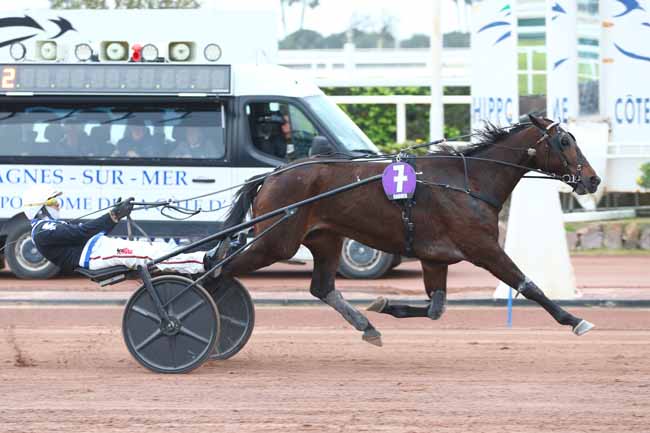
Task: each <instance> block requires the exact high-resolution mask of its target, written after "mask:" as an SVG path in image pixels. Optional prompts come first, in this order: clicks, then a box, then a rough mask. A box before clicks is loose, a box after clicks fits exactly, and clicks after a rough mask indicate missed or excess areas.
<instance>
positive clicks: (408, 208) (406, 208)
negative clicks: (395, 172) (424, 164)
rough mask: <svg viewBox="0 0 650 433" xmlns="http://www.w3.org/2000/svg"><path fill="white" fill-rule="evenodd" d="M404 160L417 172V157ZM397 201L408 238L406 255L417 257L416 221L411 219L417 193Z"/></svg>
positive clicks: (405, 237) (405, 234)
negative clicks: (414, 249)
mask: <svg viewBox="0 0 650 433" xmlns="http://www.w3.org/2000/svg"><path fill="white" fill-rule="evenodd" d="M402 161H404V162H405V163H406V164H409V165H410V166H411V167H413V171H415V172H416V173H417V170H416V169H415V159H413V158H409V157H408V156H407V157H405V158H402ZM416 191H417V189H416ZM397 203H398V205H399V206H400V207H401V208H402V223H403V224H404V239H405V240H406V245H405V250H406V252H405V254H404V255H405V256H406V257H415V255H414V251H413V241H414V239H415V223H413V221H412V220H411V214H412V211H413V206H415V194H414V195H413V197H410V198H407V199H404V200H398V201H397Z"/></svg>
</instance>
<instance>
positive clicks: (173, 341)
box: [169, 335, 178, 367]
mask: <svg viewBox="0 0 650 433" xmlns="http://www.w3.org/2000/svg"><path fill="white" fill-rule="evenodd" d="M169 351H170V352H171V354H172V366H174V367H176V366H177V365H178V364H177V362H176V336H175V335H173V336H172V337H171V338H170V339H169Z"/></svg>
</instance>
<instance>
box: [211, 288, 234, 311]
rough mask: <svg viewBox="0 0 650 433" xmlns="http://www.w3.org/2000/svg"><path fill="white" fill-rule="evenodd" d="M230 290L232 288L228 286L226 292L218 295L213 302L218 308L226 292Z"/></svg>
mask: <svg viewBox="0 0 650 433" xmlns="http://www.w3.org/2000/svg"><path fill="white" fill-rule="evenodd" d="M231 290H232V286H228V287H227V288H226V290H224V291H223V293H219V297H218V298H216V299H215V300H214V303H215V304H216V305H217V306H218V305H219V303H220V302H221V300H222V299H223V298H224V297H225V296H226V294H227V293H228V292H230V291H231Z"/></svg>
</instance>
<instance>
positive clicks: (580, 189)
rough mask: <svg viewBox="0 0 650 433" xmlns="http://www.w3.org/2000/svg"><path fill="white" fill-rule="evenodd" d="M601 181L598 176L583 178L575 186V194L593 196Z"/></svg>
mask: <svg viewBox="0 0 650 433" xmlns="http://www.w3.org/2000/svg"><path fill="white" fill-rule="evenodd" d="M600 182H601V179H600V177H598V176H589V177H584V178H582V179H581V180H580V182H578V183H577V184H576V188H575V192H576V193H577V194H578V195H583V194H593V193H595V192H596V190H597V189H598V185H600Z"/></svg>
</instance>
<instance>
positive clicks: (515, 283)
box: [468, 244, 594, 335]
mask: <svg viewBox="0 0 650 433" xmlns="http://www.w3.org/2000/svg"><path fill="white" fill-rule="evenodd" d="M473 250H474V249H473ZM468 260H469V261H471V262H472V263H474V264H475V265H476V266H480V267H482V268H484V269H487V270H488V271H490V273H492V274H493V275H494V276H495V277H497V278H498V279H500V280H501V281H503V282H504V283H506V284H507V285H509V286H510V287H512V288H514V289H516V290H517V292H519V293H521V294H522V295H524V296H525V297H526V298H527V299H530V300H531V301H535V302H537V303H538V304H539V305H541V306H542V308H544V309H545V310H546V311H548V313H549V314H550V315H551V316H553V318H554V319H555V320H556V321H557V322H558V323H559V324H561V325H568V326H571V327H572V328H573V333H574V334H576V335H583V334H586V333H587V332H588V331H589V330H590V329H591V328H593V327H594V325H593V324H592V323H589V322H588V321H586V320H583V319H581V318H578V317H576V316H574V315H573V314H571V313H569V312H568V311H566V310H564V309H563V308H561V307H560V306H559V305H558V304H557V303H555V302H553V301H552V300H550V299H549V298H547V297H546V295H545V294H544V292H542V290H540V288H539V287H537V286H536V285H535V283H533V282H532V281H531V280H530V279H529V278H528V277H526V275H524V273H523V272H521V270H519V268H518V267H517V265H515V264H514V262H513V261H512V260H511V259H510V257H508V255H507V254H506V253H505V251H503V249H501V247H500V246H499V245H498V244H495V245H492V246H490V247H489V248H487V249H480V248H476V249H475V250H474V251H473V252H472V254H468Z"/></svg>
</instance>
